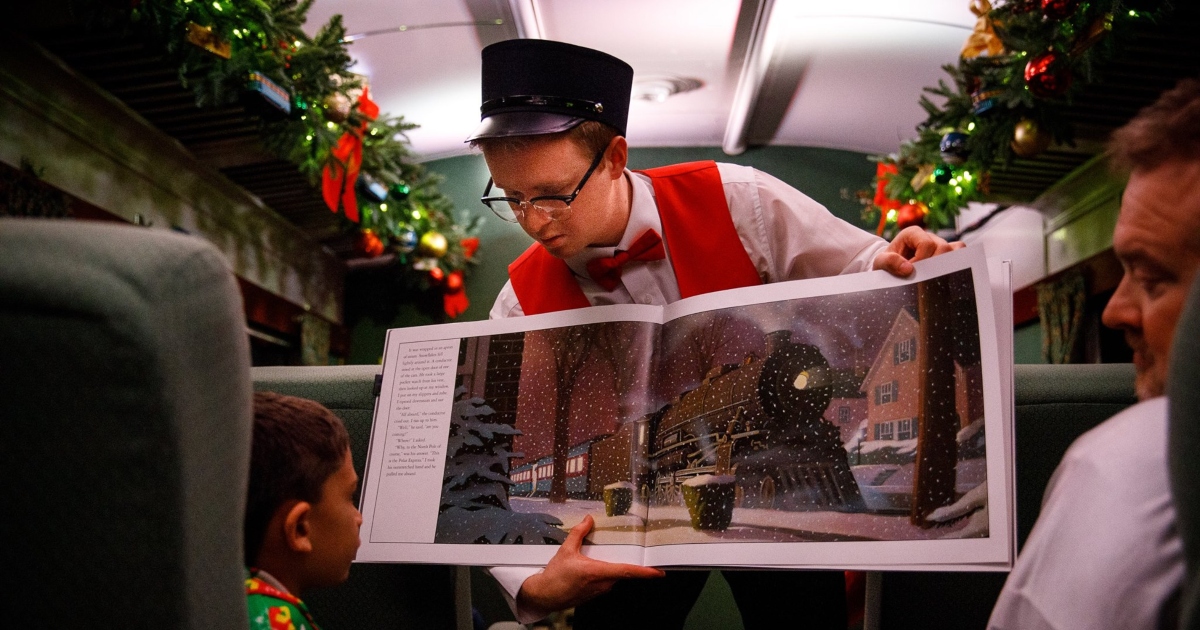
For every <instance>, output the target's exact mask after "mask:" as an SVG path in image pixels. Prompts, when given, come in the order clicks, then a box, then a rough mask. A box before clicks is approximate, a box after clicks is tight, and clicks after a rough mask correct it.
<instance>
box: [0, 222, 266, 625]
mask: <svg viewBox="0 0 1200 630" xmlns="http://www.w3.org/2000/svg"><path fill="white" fill-rule="evenodd" d="M248 372H249V348H248V345H247V339H246V334H245V325H244V323H243V316H242V308H241V299H240V297H239V294H238V290H237V286H236V284H235V280H234V277H233V275H232V274H231V273H230V272H229V270H228V267H227V265H226V263H225V261H224V259H223V258H222V256H221V255H220V254H219V253H218V252H217V251H216V249H214V248H213V247H212V246H211V245H208V244H207V243H205V242H203V241H201V240H199V239H195V238H191V237H187V236H183V235H180V234H175V233H171V232H167V231H163V230H149V229H144V228H135V227H132V226H115V225H108V224H103V225H102V224H94V223H88V222H81V221H42V220H31V219H0V472H2V475H3V479H4V481H3V484H2V485H0V488H2V489H0V505H2V506H3V514H4V516H3V518H2V519H0V520H2V522H3V523H4V525H3V530H2V531H3V532H4V534H5V535H4V544H3V545H0V549H2V551H0V567H2V570H3V571H4V572H5V587H4V588H3V589H2V590H0V593H2V595H0V598H2V605H0V610H2V611H3V612H0V618H2V619H3V623H4V625H5V626H7V627H12V628H40V627H63V628H66V627H78V628H84V627H87V628H196V629H201V628H205V629H207V628H240V627H246V626H247V625H248V624H247V618H246V608H245V597H244V594H243V591H242V586H241V555H242V551H241V542H242V531H241V528H242V513H243V511H244V509H245V484H246V474H247V469H248V459H249V440H250V419H251V411H250V405H251V394H250V392H251V390H250V380H249V373H248Z"/></svg>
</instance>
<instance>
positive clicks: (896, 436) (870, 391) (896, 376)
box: [861, 308, 921, 442]
mask: <svg viewBox="0 0 1200 630" xmlns="http://www.w3.org/2000/svg"><path fill="white" fill-rule="evenodd" d="M919 332H920V325H919V324H917V320H916V318H915V317H913V316H912V313H910V312H909V311H908V309H905V308H902V309H900V312H899V313H897V314H896V320H895V321H894V322H892V329H891V331H889V332H888V336H887V338H886V339H884V342H883V345H882V346H880V348H879V354H878V355H876V356H875V362H874V363H873V364H872V365H871V369H870V370H869V371H867V377H866V378H865V379H863V384H862V388H861V391H862V392H863V393H864V394H866V399H867V425H866V429H867V434H866V436H864V438H863V441H864V442H871V441H875V440H908V439H912V438H915V437H916V436H917V433H916V430H917V392H918V391H919V389H920V386H921V374H920V371H919V369H918V366H917V337H918V333H919Z"/></svg>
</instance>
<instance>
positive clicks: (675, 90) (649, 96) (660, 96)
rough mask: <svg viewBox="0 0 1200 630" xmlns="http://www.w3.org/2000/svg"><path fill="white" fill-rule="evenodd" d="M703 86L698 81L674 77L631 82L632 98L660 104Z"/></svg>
mask: <svg viewBox="0 0 1200 630" xmlns="http://www.w3.org/2000/svg"><path fill="white" fill-rule="evenodd" d="M703 86H704V83H703V82H702V81H700V80H699V79H693V78H690V77H675V76H652V77H641V78H638V79H634V81H633V97H634V98H636V99H640V100H643V101H651V102H653V103H661V102H663V101H665V100H667V99H668V98H671V97H672V96H675V95H676V94H683V93H684V92H691V91H694V90H698V89H700V88H701V87H703Z"/></svg>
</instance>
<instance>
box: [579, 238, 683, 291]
mask: <svg viewBox="0 0 1200 630" xmlns="http://www.w3.org/2000/svg"><path fill="white" fill-rule="evenodd" d="M666 257H667V252H666V250H664V249H663V244H662V237H661V236H659V235H658V232H655V231H654V230H646V231H645V232H643V233H642V235H641V236H639V237H638V238H637V240H636V241H634V242H633V244H632V245H630V246H629V249H627V250H625V251H623V252H622V251H618V252H617V253H616V254H615V255H613V256H607V257H604V258H596V259H593V260H590V261H588V264H587V270H588V275H590V276H591V277H592V280H595V281H596V284H599V285H600V286H602V287H604V290H605V291H612V290H613V289H615V288H617V284H618V283H620V282H621V265H624V264H625V263H627V262H629V261H631V260H642V261H651V260H662V259H664V258H666Z"/></svg>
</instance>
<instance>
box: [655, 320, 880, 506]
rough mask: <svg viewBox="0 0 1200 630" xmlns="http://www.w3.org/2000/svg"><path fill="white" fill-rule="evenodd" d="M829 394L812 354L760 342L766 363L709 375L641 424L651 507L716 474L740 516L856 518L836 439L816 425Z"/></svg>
mask: <svg viewBox="0 0 1200 630" xmlns="http://www.w3.org/2000/svg"><path fill="white" fill-rule="evenodd" d="M833 388H834V370H832V369H831V368H830V366H829V362H828V361H827V360H826V359H825V357H824V356H823V355H822V354H821V351H820V350H819V349H817V348H816V347H815V346H811V345H807V344H800V343H794V342H792V341H791V331H787V330H781V331H776V332H772V333H769V334H768V335H767V343H766V358H764V359H759V358H758V357H756V356H754V355H750V356H748V357H747V358H746V360H745V361H743V362H742V363H741V364H735V365H722V366H719V367H717V368H714V369H713V370H711V371H710V372H709V373H708V374H707V375H706V376H705V377H704V380H703V381H702V382H701V383H700V385H699V386H697V387H696V388H694V389H692V390H690V391H688V392H684V393H683V394H682V395H681V396H680V397H679V398H678V399H676V400H675V401H674V402H672V403H671V404H670V405H668V406H666V407H664V408H663V409H661V410H659V411H658V412H656V413H655V414H651V416H648V419H649V422H650V431H649V433H650V435H651V436H652V438H651V442H650V444H649V448H648V451H649V457H648V460H649V461H648V466H647V475H646V477H647V478H646V479H645V480H644V482H645V483H646V485H647V486H648V487H649V488H650V489H651V497H650V498H651V500H653V501H656V502H660V503H674V502H676V501H677V500H678V493H679V487H680V485H681V484H682V483H683V482H684V481H687V480H688V479H689V478H691V477H695V476H697V475H702V474H714V473H716V474H732V475H734V476H735V477H736V479H737V490H738V494H739V497H740V501H741V505H743V506H745V507H763V508H774V509H784V510H808V509H839V510H857V509H861V508H862V496H861V493H860V492H859V488H858V484H857V483H856V482H855V480H854V476H853V474H851V472H850V466H849V462H848V461H847V458H846V452H845V450H844V449H843V448H842V443H841V439H840V436H839V433H838V430H837V428H836V427H835V426H833V425H832V424H830V423H828V422H826V421H825V420H823V419H822V414H823V413H824V411H825V409H826V407H828V406H829V401H830V399H831V397H832V392H833Z"/></svg>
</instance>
